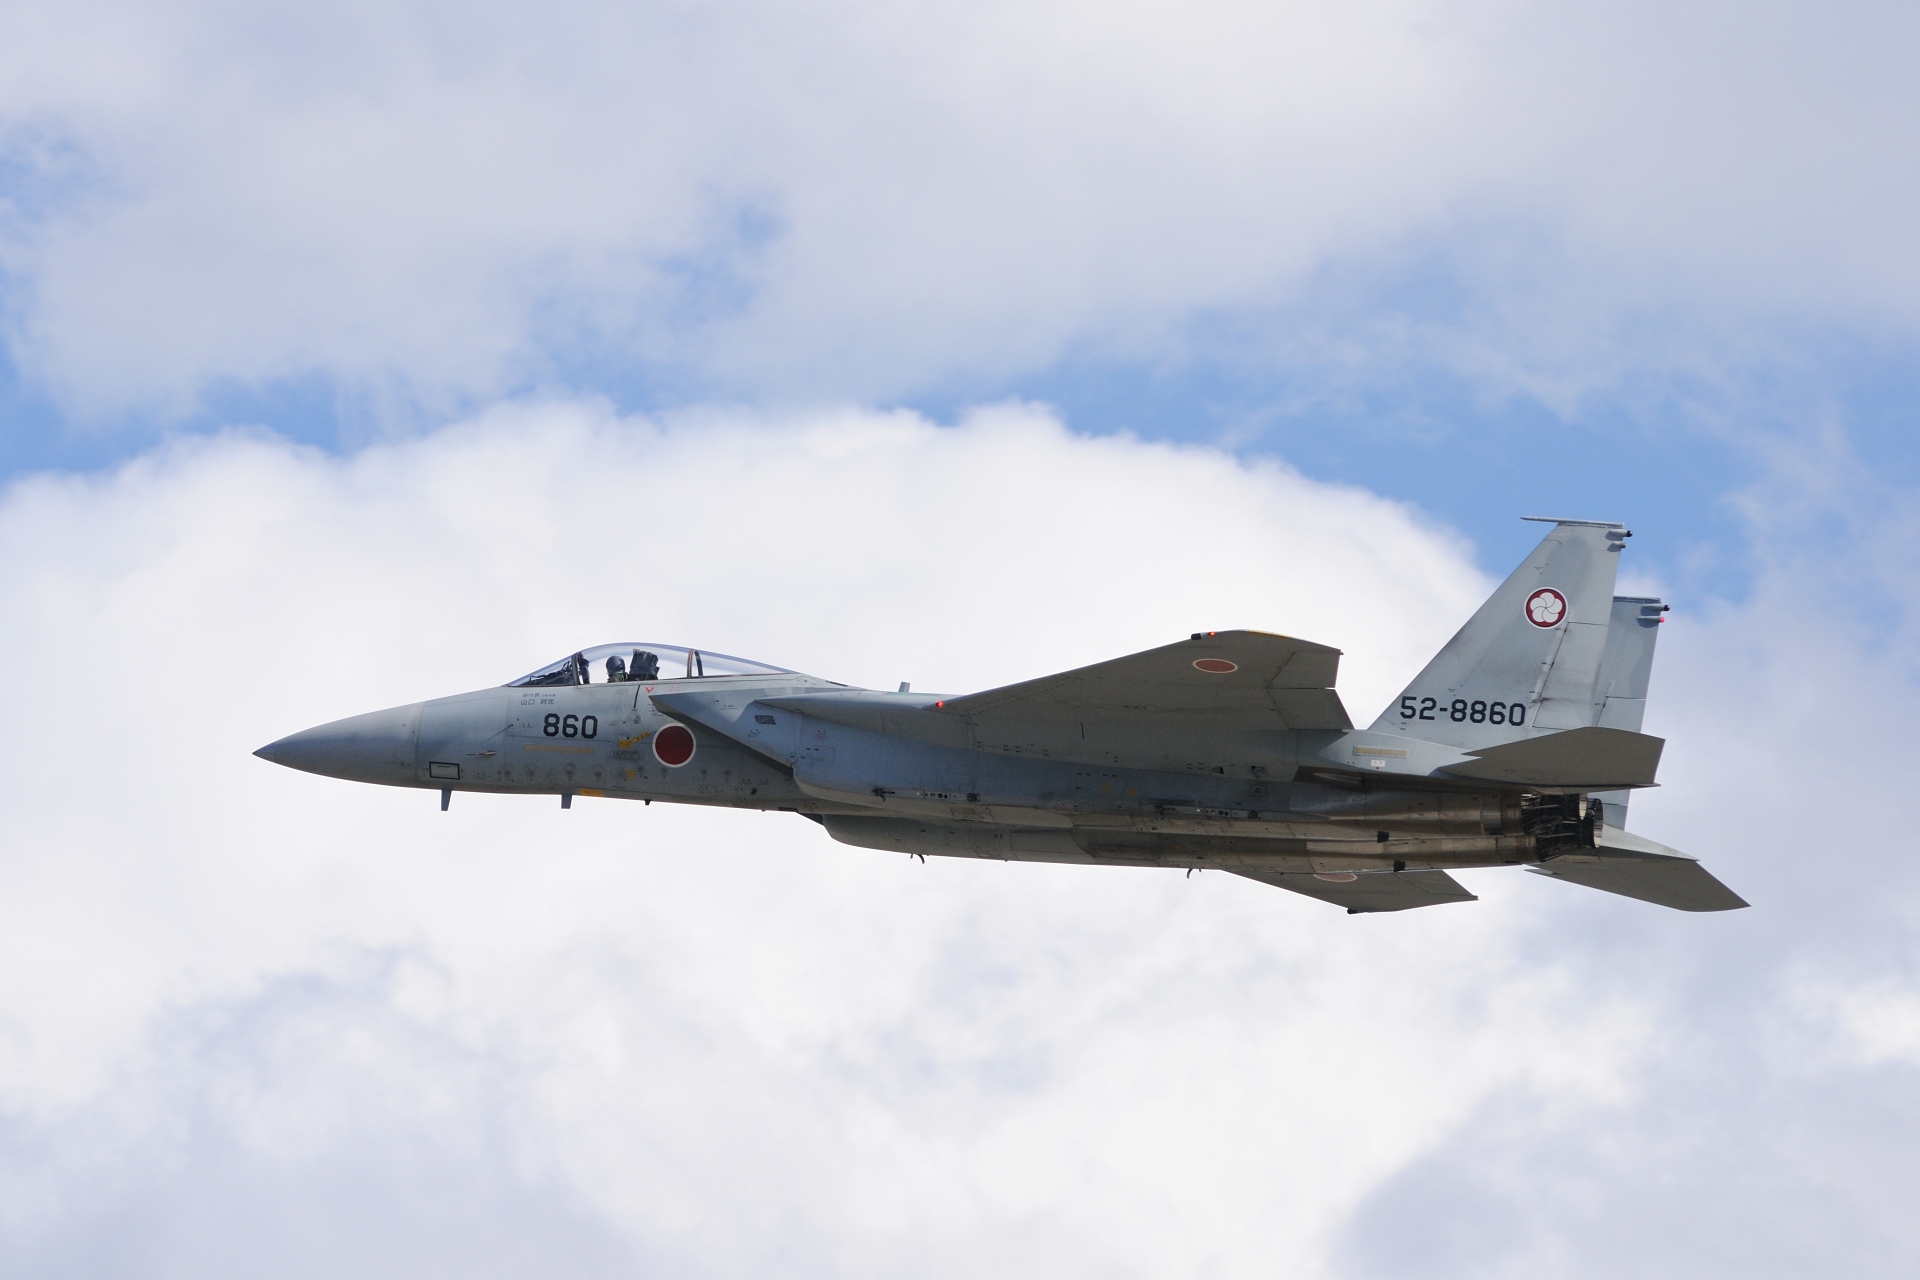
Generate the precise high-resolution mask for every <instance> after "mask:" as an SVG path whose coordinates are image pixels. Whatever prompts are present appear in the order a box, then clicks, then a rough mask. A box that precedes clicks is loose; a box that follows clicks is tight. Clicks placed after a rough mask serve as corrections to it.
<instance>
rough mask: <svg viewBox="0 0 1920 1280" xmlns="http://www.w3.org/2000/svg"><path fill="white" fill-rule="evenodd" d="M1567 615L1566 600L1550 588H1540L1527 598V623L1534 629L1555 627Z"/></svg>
mask: <svg viewBox="0 0 1920 1280" xmlns="http://www.w3.org/2000/svg"><path fill="white" fill-rule="evenodd" d="M1566 613H1567V598H1566V597H1565V596H1563V595H1561V594H1560V593H1559V592H1558V591H1555V590H1554V589H1553V588H1552V587H1542V588H1540V589H1539V590H1538V591H1536V592H1534V593H1533V594H1532V595H1530V596H1528V597H1527V621H1528V622H1531V623H1532V624H1533V625H1534V626H1536V627H1543V628H1544V627H1557V626H1559V625H1560V619H1561V618H1563V617H1565V616H1566Z"/></svg>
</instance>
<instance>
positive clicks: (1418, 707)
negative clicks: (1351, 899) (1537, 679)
mask: <svg viewBox="0 0 1920 1280" xmlns="http://www.w3.org/2000/svg"><path fill="white" fill-rule="evenodd" d="M1435 712H1438V713H1439V714H1438V715H1435V714H1434V713H1435ZM549 718H551V717H549ZM1400 718H1401V719H1402V720H1439V719H1442V718H1445V719H1448V720H1452V721H1454V722H1455V723H1456V724H1457V723H1459V722H1460V721H1462V720H1466V721H1470V722H1471V723H1473V724H1525V723H1526V722H1527V704H1526V703H1524V702H1468V701H1467V700H1466V699H1465V698H1455V699H1454V700H1453V701H1452V702H1451V703H1448V704H1447V705H1446V706H1441V705H1440V703H1439V702H1438V701H1436V700H1435V699H1433V698H1420V699H1418V700H1417V701H1416V700H1415V698H1414V696H1413V695H1412V694H1408V695H1407V696H1406V697H1404V698H1402V699H1400Z"/></svg>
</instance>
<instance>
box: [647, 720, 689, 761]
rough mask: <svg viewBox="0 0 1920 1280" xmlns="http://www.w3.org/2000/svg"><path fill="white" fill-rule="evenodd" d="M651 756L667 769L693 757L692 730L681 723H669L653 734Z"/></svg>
mask: <svg viewBox="0 0 1920 1280" xmlns="http://www.w3.org/2000/svg"><path fill="white" fill-rule="evenodd" d="M653 758H654V759H655V760H658V761H659V762H660V763H661V764H663V765H665V766H667V768H669V769H678V768H679V767H680V766H681V765H683V764H685V763H686V762H687V761H689V760H691V759H693V730H691V729H689V728H687V726H685V725H683V724H670V725H668V726H667V727H666V728H664V729H662V730H661V731H660V732H658V733H656V734H654V735H653Z"/></svg>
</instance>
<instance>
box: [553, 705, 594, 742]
mask: <svg viewBox="0 0 1920 1280" xmlns="http://www.w3.org/2000/svg"><path fill="white" fill-rule="evenodd" d="M540 731H541V732H542V733H544V734H546V735H547V736H548V737H549V738H594V737H598V736H599V734H600V717H599V716H574V715H569V716H564V717H563V716H560V715H557V714H555V713H554V712H552V711H549V712H547V719H546V723H545V724H542V725H541V726H540Z"/></svg>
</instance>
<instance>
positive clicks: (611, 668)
mask: <svg viewBox="0 0 1920 1280" xmlns="http://www.w3.org/2000/svg"><path fill="white" fill-rule="evenodd" d="M628 679H629V677H628V675H627V660H626V659H625V658H623V657H621V656H620V655H619V654H617V653H616V654H614V655H613V656H612V657H610V658H608V659H607V683H608V684H624V683H625V682H626V681H627V680H628Z"/></svg>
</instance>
